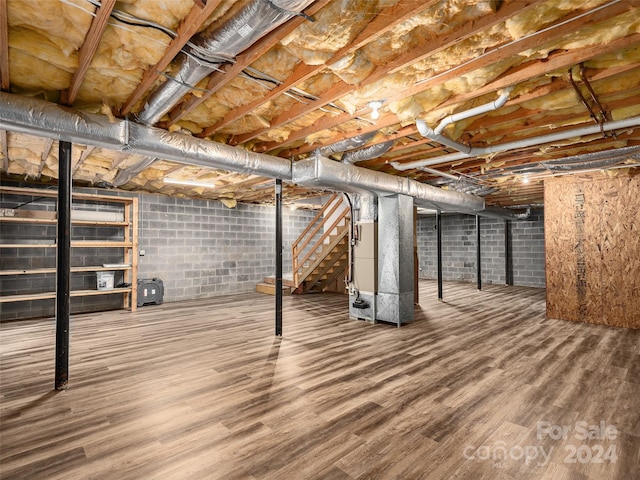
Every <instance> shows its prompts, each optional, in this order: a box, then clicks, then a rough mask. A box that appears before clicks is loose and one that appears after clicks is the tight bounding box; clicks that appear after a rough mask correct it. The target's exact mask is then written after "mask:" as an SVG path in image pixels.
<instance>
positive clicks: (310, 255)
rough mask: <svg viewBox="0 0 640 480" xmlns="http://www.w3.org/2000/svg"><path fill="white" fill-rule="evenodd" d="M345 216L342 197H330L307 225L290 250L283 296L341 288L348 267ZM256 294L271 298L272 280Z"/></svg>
mask: <svg viewBox="0 0 640 480" xmlns="http://www.w3.org/2000/svg"><path fill="white" fill-rule="evenodd" d="M349 215H350V209H349V207H348V206H345V205H343V203H342V196H341V195H338V194H334V195H332V196H331V198H330V199H329V201H328V202H327V203H326V204H325V206H324V207H323V208H322V209H321V210H320V211H319V212H318V214H317V215H316V216H315V218H314V219H313V220H312V221H311V222H310V223H309V225H307V228H305V230H304V231H303V232H302V233H301V234H300V236H299V237H298V238H297V240H296V241H295V242H294V243H293V245H292V247H291V253H292V260H293V261H292V263H293V271H292V273H289V274H284V275H283V279H282V285H283V294H284V295H289V294H290V293H291V292H292V291H293V293H317V292H322V291H325V290H327V289H330V288H331V286H332V285H336V284H337V285H338V289H339V290H340V288H342V284H341V282H340V280H339V279H340V278H341V276H344V274H345V272H346V271H347V268H348V266H349V222H350V218H349ZM256 291H258V292H260V293H268V294H271V295H273V294H275V277H273V276H271V277H266V278H265V280H264V283H260V284H258V285H257V286H256Z"/></svg>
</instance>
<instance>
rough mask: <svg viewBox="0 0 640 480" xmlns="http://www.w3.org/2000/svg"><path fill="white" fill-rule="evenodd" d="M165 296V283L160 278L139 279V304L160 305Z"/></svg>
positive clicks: (140, 305)
mask: <svg viewBox="0 0 640 480" xmlns="http://www.w3.org/2000/svg"><path fill="white" fill-rule="evenodd" d="M163 297H164V284H163V283H162V280H160V279H159V278H143V279H141V280H138V302H137V303H138V306H139V307H142V306H143V305H160V304H161V303H162V299H163Z"/></svg>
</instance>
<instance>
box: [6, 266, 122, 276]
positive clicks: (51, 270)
mask: <svg viewBox="0 0 640 480" xmlns="http://www.w3.org/2000/svg"><path fill="white" fill-rule="evenodd" d="M112 270H113V271H123V270H131V266H130V265H129V266H127V267H102V266H96V267H92V266H86V267H71V272H74V273H76V272H110V271H112ZM43 273H56V269H55V268H30V269H26V270H0V275H37V274H43Z"/></svg>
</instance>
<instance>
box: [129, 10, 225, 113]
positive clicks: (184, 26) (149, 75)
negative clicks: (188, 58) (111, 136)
mask: <svg viewBox="0 0 640 480" xmlns="http://www.w3.org/2000/svg"><path fill="white" fill-rule="evenodd" d="M220 2H221V0H208V2H207V4H206V5H205V6H204V8H203V7H202V6H201V5H198V4H197V3H196V5H194V6H193V8H192V9H191V11H190V12H189V14H188V15H187V16H186V17H185V18H184V20H182V22H180V26H179V27H178V30H177V32H176V33H177V36H176V37H175V38H174V39H173V40H171V42H170V43H169V46H168V47H167V49H166V50H165V52H164V55H162V58H161V59H160V60H159V61H158V63H156V64H155V65H154V66H153V67H149V68H148V69H147V70H146V71H145V72H144V74H143V75H142V80H141V81H140V83H139V84H138V86H137V87H136V89H135V90H134V91H133V93H132V94H131V96H130V97H129V99H128V100H127V101H126V102H125V104H124V105H123V106H122V108H121V109H120V115H126V114H127V113H129V112H130V111H131V109H132V108H133V107H134V105H135V104H136V103H137V102H138V100H140V98H142V96H143V95H144V94H145V93H146V91H147V90H148V89H149V88H150V87H151V85H152V84H153V82H154V81H155V80H156V79H157V78H158V76H159V75H160V73H162V72H163V71H164V69H165V68H167V66H168V65H169V63H171V61H172V60H173V59H174V58H175V57H176V55H178V53H179V52H180V50H181V49H182V47H184V46H185V45H186V44H187V42H188V41H189V40H190V39H191V37H192V36H193V35H195V34H196V33H197V31H198V30H199V29H200V27H201V26H202V24H203V23H204V22H205V21H206V20H207V19H208V18H209V17H210V16H211V14H212V13H213V11H214V10H215V9H216V8H217V7H218V5H219V4H220Z"/></svg>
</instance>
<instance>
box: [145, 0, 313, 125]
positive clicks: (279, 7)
mask: <svg viewBox="0 0 640 480" xmlns="http://www.w3.org/2000/svg"><path fill="white" fill-rule="evenodd" d="M311 3H313V0H253V1H251V2H249V3H248V4H247V5H246V6H245V7H244V8H242V9H241V10H240V11H239V12H238V13H237V14H236V15H235V16H233V17H231V18H229V19H228V20H226V21H225V22H223V23H222V24H220V23H219V22H214V23H212V24H211V26H210V27H209V28H207V29H206V30H205V31H204V32H201V33H199V34H197V35H195V36H194V37H193V38H192V39H191V41H190V43H189V45H188V46H187V47H185V50H184V51H182V52H180V53H179V54H178V55H177V57H176V60H177V69H176V70H177V73H176V74H175V78H168V79H167V81H166V82H164V84H162V85H161V86H159V87H158V88H157V89H156V90H155V91H154V92H153V93H152V94H151V95H150V96H149V98H148V99H147V101H146V102H145V104H144V107H143V108H142V111H141V112H140V113H139V114H138V115H137V118H138V120H139V121H140V122H142V123H144V124H145V125H154V124H156V123H158V121H159V120H160V119H161V118H162V117H163V116H164V115H165V114H166V113H167V112H169V110H171V109H172V108H173V107H174V106H175V105H176V104H177V103H178V102H179V101H180V99H181V98H182V97H183V96H184V95H185V94H186V93H187V92H189V90H191V89H192V88H195V86H196V85H197V84H198V82H199V81H200V80H202V79H203V78H205V77H206V76H207V75H209V74H210V73H211V72H213V71H214V70H216V69H217V68H218V67H219V66H220V65H223V64H225V63H229V62H233V60H234V58H235V57H236V55H238V54H239V53H241V52H242V51H244V50H246V49H247V48H249V47H250V46H251V45H253V44H254V43H255V42H256V41H257V40H259V39H260V38H261V37H263V36H265V35H266V34H267V33H269V32H270V31H271V30H273V29H274V28H276V27H278V26H280V25H281V24H283V23H284V22H286V21H287V20H289V19H290V18H292V17H294V16H295V15H299V14H300V12H301V11H302V10H304V9H305V8H306V7H307V6H309V5H310V4H311Z"/></svg>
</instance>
